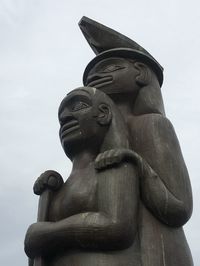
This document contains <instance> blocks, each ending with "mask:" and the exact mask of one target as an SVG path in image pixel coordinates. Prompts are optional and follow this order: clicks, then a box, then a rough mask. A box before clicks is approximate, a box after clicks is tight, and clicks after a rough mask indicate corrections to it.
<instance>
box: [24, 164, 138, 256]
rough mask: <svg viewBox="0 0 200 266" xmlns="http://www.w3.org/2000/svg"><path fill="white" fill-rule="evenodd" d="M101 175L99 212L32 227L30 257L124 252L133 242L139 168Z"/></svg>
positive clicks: (116, 168) (27, 243)
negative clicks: (82, 250) (79, 250)
mask: <svg viewBox="0 0 200 266" xmlns="http://www.w3.org/2000/svg"><path fill="white" fill-rule="evenodd" d="M97 175H98V211H97V212H87V213H80V214H76V215H73V216H71V217H68V218H66V219H64V220H61V221H58V222H41V223H36V224H33V225H31V226H30V227H29V229H28V232H27V235H26V239H25V250H26V253H27V255H28V256H29V257H32V258H34V257H35V256H38V255H45V254H49V253H50V252H51V250H52V251H54V252H55V250H63V248H64V249H68V248H90V249H91V248H92V249H102V250H115V249H123V248H127V247H129V246H130V245H131V244H132V243H133V241H134V237H135V234H136V231H137V216H138V199H139V195H138V193H139V185H138V177H137V171H136V170H135V166H133V165H132V163H128V162H123V163H120V164H119V165H117V166H116V165H113V166H110V167H109V168H107V169H104V170H101V171H99V172H98V173H97Z"/></svg>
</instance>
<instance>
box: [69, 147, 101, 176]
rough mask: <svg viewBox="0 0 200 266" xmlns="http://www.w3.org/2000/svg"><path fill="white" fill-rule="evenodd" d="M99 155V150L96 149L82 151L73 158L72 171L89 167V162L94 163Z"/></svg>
mask: <svg viewBox="0 0 200 266" xmlns="http://www.w3.org/2000/svg"><path fill="white" fill-rule="evenodd" d="M96 156H97V152H94V151H88V150H87V151H81V152H79V153H78V154H76V156H75V157H74V159H73V168H72V171H75V170H80V169H83V168H86V167H88V165H89V164H91V163H93V162H94V160H95V158H96Z"/></svg>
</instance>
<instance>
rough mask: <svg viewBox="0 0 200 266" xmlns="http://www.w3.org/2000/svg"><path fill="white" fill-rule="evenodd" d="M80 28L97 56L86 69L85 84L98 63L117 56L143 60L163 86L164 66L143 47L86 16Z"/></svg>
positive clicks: (81, 21)
mask: <svg viewBox="0 0 200 266" xmlns="http://www.w3.org/2000/svg"><path fill="white" fill-rule="evenodd" d="M79 27H80V29H81V31H82V33H83V35H84V36H85V38H86V40H87V42H88V43H89V45H90V47H91V48H92V50H93V51H94V53H95V54H96V55H97V56H96V57H95V58H94V59H93V60H92V61H90V63H89V64H88V65H87V67H86V69H85V72H84V75H83V82H84V84H85V83H86V78H87V75H88V73H89V71H90V70H91V68H92V67H93V66H94V65H95V64H96V63H97V62H99V61H101V60H103V59H105V58H108V57H114V56H115V57H123V58H132V59H139V60H142V61H143V62H144V63H146V64H148V65H149V66H150V67H151V68H152V69H153V71H154V72H155V73H156V75H157V78H158V81H159V83H160V86H161V85H162V83H163V68H162V66H161V65H160V64H159V63H158V62H157V61H156V60H155V58H153V56H152V55H151V54H150V53H148V52H147V51H146V50H145V49H144V48H143V47H142V46H140V45H139V44H137V43H136V42H134V41H133V40H131V39H129V38H128V37H126V36H124V35H122V34H121V33H119V32H117V31H115V30H113V29H111V28H108V27H106V26H104V25H102V24H100V23H98V22H96V21H94V20H92V19H90V18H87V17H85V16H84V17H82V19H81V20H80V22H79Z"/></svg>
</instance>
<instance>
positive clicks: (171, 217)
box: [80, 17, 193, 266]
mask: <svg viewBox="0 0 200 266" xmlns="http://www.w3.org/2000/svg"><path fill="white" fill-rule="evenodd" d="M80 28H81V30H82V31H83V34H84V36H85V37H86V39H87V41H88V43H89V44H90V46H91V48H92V49H93V50H94V52H95V53H96V54H97V56H96V57H95V58H94V59H93V60H92V61H91V62H90V63H89V64H88V66H87V67H86V70H85V73H84V77H83V80H84V85H85V86H93V87H96V88H98V89H100V90H102V91H104V92H105V93H107V94H109V96H110V97H111V98H112V99H113V101H114V102H115V103H116V104H117V106H118V107H119V108H120V110H121V113H122V115H123V116H124V119H125V121H126V124H127V126H128V129H129V135H130V140H129V141H130V143H131V147H132V150H133V151H134V152H135V153H136V154H137V155H138V157H137V156H136V158H138V163H137V165H138V166H139V168H138V169H140V170H141V171H140V174H139V182H140V211H139V212H140V214H139V227H138V234H139V247H140V251H139V252H140V256H141V264H142V265H143V266H160V265H163V266H190V265H193V262H192V257H191V254H190V250H189V247H188V245H187V241H186V239H185V235H184V232H183V229H182V226H183V225H184V224H185V223H186V222H187V221H188V219H189V218H190V216H191V213H192V193H191V186H190V181H189V176H188V172H187V169H186V166H185V163H184V160H183V157H182V153H181V149H180V146H179V142H178V139H177V137H176V134H175V131H174V129H173V126H172V124H171V123H170V121H169V120H168V119H167V118H166V116H165V112H164V106H163V101H162V96H161V91H160V87H161V85H162V82H163V69H162V67H161V66H160V65H159V63H158V62H157V61H156V60H155V59H154V58H153V57H152V56H151V55H150V54H149V53H148V52H147V51H146V50H145V49H144V48H142V47H141V46H140V45H138V44H137V43H135V42H134V41H132V40H130V39H128V38H127V37H126V36H124V35H122V34H120V33H118V32H116V31H114V30H112V29H109V28H107V27H105V26H104V25H102V24H99V23H97V22H95V21H93V20H90V19H89V18H86V17H83V18H82V20H81V21H80ZM124 265H125V264H124ZM127 265H129V264H127Z"/></svg>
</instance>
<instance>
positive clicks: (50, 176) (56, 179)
mask: <svg viewBox="0 0 200 266" xmlns="http://www.w3.org/2000/svg"><path fill="white" fill-rule="evenodd" d="M63 183H64V182H63V179H62V176H61V175H60V174H59V173H58V172H56V171H53V170H47V171H45V172H44V173H42V174H41V175H40V176H39V177H38V178H37V180H36V181H35V184H34V185H33V191H34V193H35V194H36V195H41V194H42V192H43V191H44V190H46V189H47V188H48V189H51V190H53V191H56V190H58V189H59V188H60V187H61V186H62V185H63Z"/></svg>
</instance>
